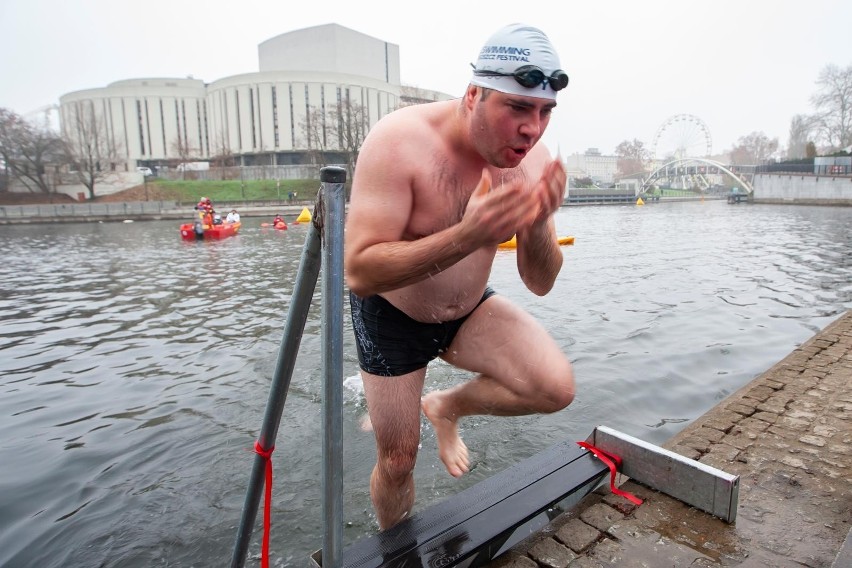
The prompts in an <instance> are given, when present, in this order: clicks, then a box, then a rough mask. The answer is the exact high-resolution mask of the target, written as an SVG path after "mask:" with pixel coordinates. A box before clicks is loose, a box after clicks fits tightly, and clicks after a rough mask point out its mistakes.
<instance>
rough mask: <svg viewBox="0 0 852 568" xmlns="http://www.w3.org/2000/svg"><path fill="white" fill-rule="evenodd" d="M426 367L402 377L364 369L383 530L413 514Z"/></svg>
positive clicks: (373, 479)
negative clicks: (421, 403)
mask: <svg viewBox="0 0 852 568" xmlns="http://www.w3.org/2000/svg"><path fill="white" fill-rule="evenodd" d="M425 375H426V369H425V368H424V369H420V370H419V371H414V372H413V373H409V374H407V375H402V376H399V377H379V376H376V375H371V374H369V373H365V372H363V371H362V372H361V376H362V378H363V379H364V394H365V395H366V397H367V408H368V409H369V412H370V422H371V424H372V428H373V432H374V433H375V436H376V466H375V467H374V468H373V473H372V475H371V476H370V496H371V498H372V500H373V508H374V509H375V511H376V517H377V518H378V521H379V526H380V527H381V528H382V530H384V529H387V528H390V527H392V526H393V525H395V524H396V523H398V522H399V521H401V520H403V519H404V518H406V517H407V516H408V515H410V514H411V509H412V507H413V506H414V475H413V473H414V464H415V462H416V460H417V448H418V445H419V444H420V404H419V403H420V396H421V394H422V392H423V379H424V377H425Z"/></svg>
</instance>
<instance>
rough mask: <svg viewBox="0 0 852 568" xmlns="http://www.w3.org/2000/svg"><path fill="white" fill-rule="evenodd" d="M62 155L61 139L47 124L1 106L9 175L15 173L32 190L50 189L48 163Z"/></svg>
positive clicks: (0, 150) (0, 138) (0, 146)
mask: <svg viewBox="0 0 852 568" xmlns="http://www.w3.org/2000/svg"><path fill="white" fill-rule="evenodd" d="M60 156H61V141H60V139H59V137H58V136H57V135H56V133H55V132H53V131H52V130H50V128H49V126H48V125H47V124H44V125H38V124H35V123H31V122H28V121H27V120H25V119H24V118H22V117H21V116H20V115H18V114H16V113H14V112H12V111H10V110H7V109H4V108H0V158H2V160H3V162H4V163H5V165H6V167H5V171H6V175H7V176H8V177H14V178H15V179H17V180H18V181H19V182H20V183H21V184H22V185H23V186H24V187H26V188H27V189H28V190H30V191H32V192H41V193H50V192H51V189H52V187H51V186H52V183H51V179H50V177H49V176H48V166H49V165H50V164H54V165H55V164H57V163H58V161H59V159H60ZM8 181H9V180H8V179H7V182H8ZM7 186H8V183H7Z"/></svg>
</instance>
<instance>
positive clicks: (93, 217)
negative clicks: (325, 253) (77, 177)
mask: <svg viewBox="0 0 852 568" xmlns="http://www.w3.org/2000/svg"><path fill="white" fill-rule="evenodd" d="M305 207H307V208H308V210H310V211H313V208H314V203H313V202H309V201H304V202H292V203H291V202H286V203H282V202H277V201H246V202H234V203H222V204H219V207H218V208H217V211H219V212H220V213H222V216H223V217H224V215H225V214H226V213H227V212H228V211H230V210H231V209H236V210H237V211H238V212H239V213H240V216H241V217H243V218H248V217H269V218H270V220H271V219H272V217H274V216H275V215H276V214H278V213H280V214H281V215H283V216H284V217H285V219H287V218H288V217H293V219H295V218H296V217H297V216H298V215H299V213H301V211H302V209H304V208H305ZM196 215H197V213H196V211H195V208H194V206H192V205H187V204H181V203H177V202H174V201H125V202H115V203H51V204H39V205H2V206H0V225H27V224H39V223H106V222H118V223H120V222H123V221H127V220H131V221H159V220H164V219H165V220H170V219H171V220H180V221H185V222H190V221H192V220H193V219H195V217H196Z"/></svg>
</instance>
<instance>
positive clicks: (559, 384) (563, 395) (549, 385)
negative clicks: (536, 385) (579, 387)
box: [541, 362, 576, 414]
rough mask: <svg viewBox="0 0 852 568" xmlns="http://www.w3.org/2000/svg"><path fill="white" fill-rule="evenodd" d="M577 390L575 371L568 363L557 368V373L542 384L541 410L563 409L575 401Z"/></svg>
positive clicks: (547, 411)
mask: <svg viewBox="0 0 852 568" xmlns="http://www.w3.org/2000/svg"><path fill="white" fill-rule="evenodd" d="M566 363H567V362H566ZM575 391H576V389H575V386H574V371H573V369H572V368H571V364H570V363H568V364H566V365H565V366H563V367H560V368H559V369H558V370H556V374H555V375H553V376H552V377H551V378H550V379H548V380H547V381H546V383H545V384H544V385H542V388H541V394H542V405H543V408H542V410H541V412H544V413H547V414H550V413H552V412H558V411H560V410H562V409H563V408H565V407H566V406H568V405H569V404H571V403H572V402H573V401H574V393H575Z"/></svg>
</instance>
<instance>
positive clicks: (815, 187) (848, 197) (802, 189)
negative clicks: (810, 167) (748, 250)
mask: <svg viewBox="0 0 852 568" xmlns="http://www.w3.org/2000/svg"><path fill="white" fill-rule="evenodd" d="M753 185H754V193H753V199H752V201H753V202H754V203H780V204H787V205H844V206H852V176H849V175H845V176H840V175H837V176H832V175H818V174H809V173H759V174H755V176H754V181H753Z"/></svg>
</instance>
